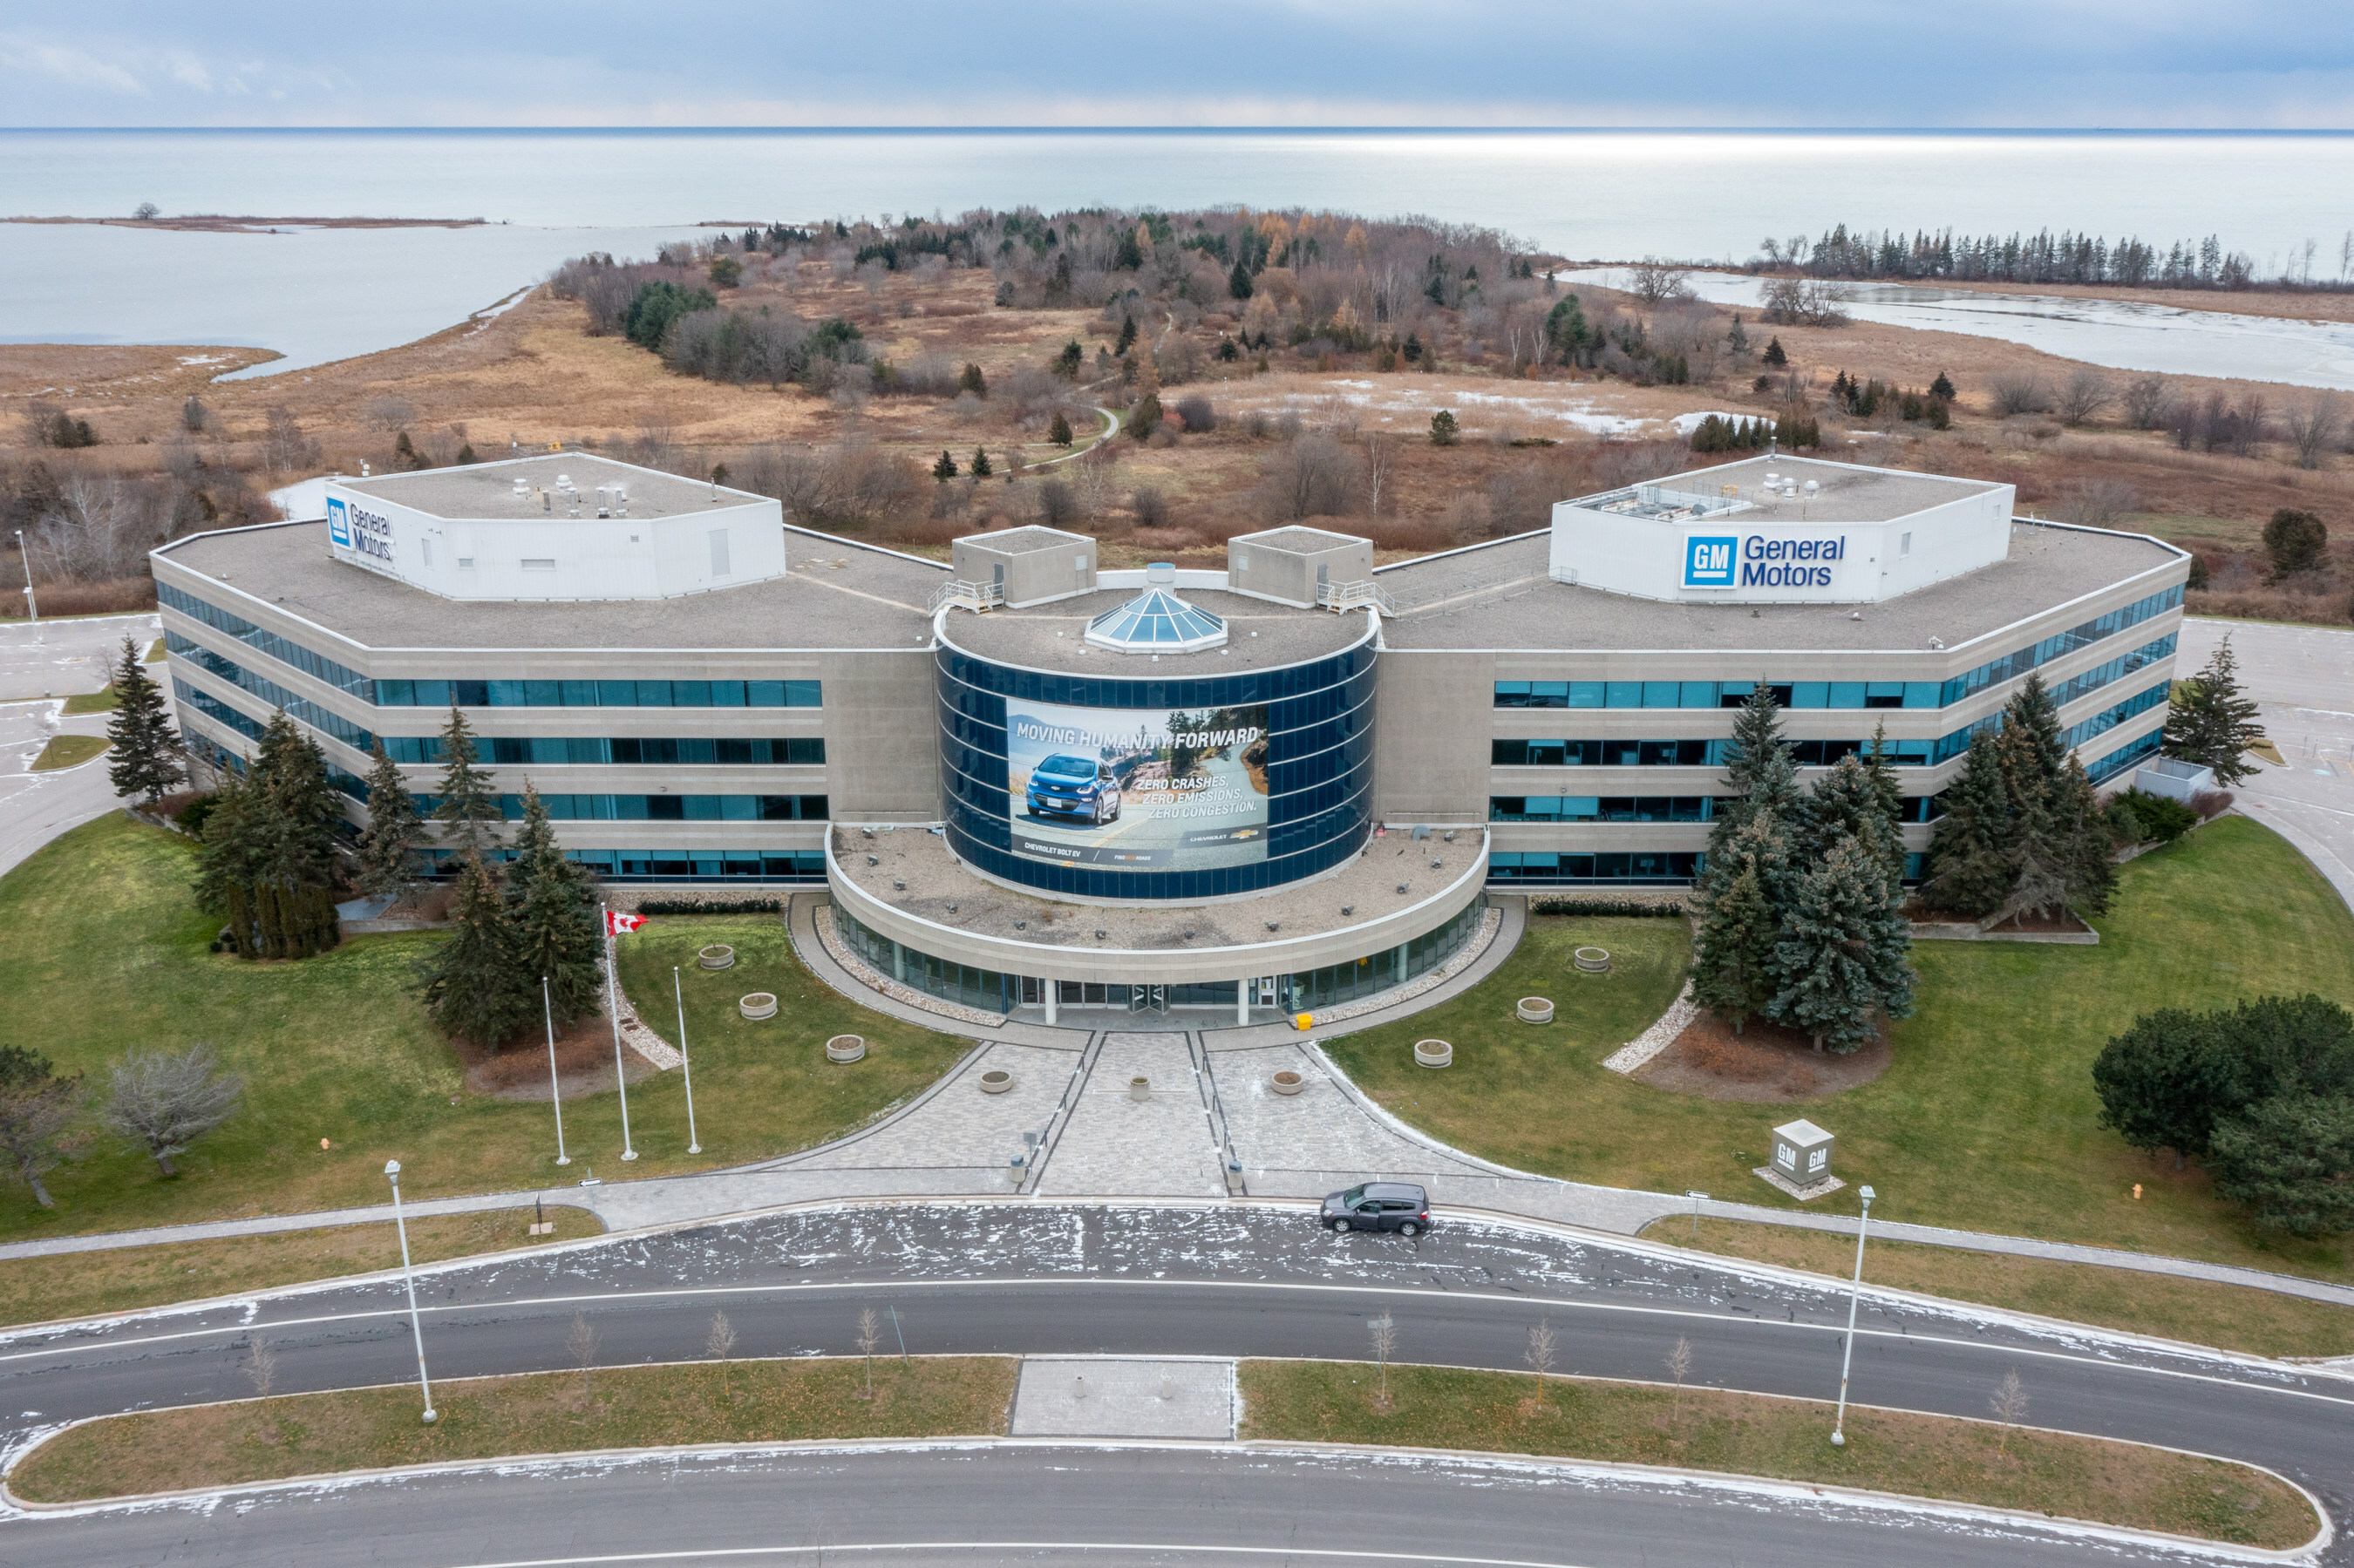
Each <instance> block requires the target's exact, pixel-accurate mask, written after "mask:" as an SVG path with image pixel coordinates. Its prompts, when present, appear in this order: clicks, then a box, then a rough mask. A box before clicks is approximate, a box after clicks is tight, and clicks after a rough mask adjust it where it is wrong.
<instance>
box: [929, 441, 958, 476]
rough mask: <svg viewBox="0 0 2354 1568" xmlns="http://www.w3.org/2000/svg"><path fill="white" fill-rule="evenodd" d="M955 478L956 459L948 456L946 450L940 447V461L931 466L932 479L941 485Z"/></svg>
mask: <svg viewBox="0 0 2354 1568" xmlns="http://www.w3.org/2000/svg"><path fill="white" fill-rule="evenodd" d="M956 476H957V461H956V459H954V458H952V457H950V456H949V450H948V448H946V447H942V448H941V449H940V461H938V462H936V463H934V464H933V465H932V477H933V478H934V479H937V480H938V481H939V482H941V483H942V484H946V483H947V482H949V481H950V480H952V479H954V478H955V477H956Z"/></svg>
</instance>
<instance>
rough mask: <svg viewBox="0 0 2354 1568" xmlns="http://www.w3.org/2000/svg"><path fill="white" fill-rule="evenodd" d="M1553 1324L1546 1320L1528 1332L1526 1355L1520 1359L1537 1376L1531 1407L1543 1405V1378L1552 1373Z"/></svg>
mask: <svg viewBox="0 0 2354 1568" xmlns="http://www.w3.org/2000/svg"><path fill="white" fill-rule="evenodd" d="M1553 1357H1554V1345H1553V1322H1552V1320H1551V1319H1544V1320H1542V1321H1540V1322H1539V1323H1538V1324H1537V1326H1536V1327H1535V1328H1533V1329H1531V1330H1529V1349H1528V1353H1527V1355H1526V1356H1525V1357H1523V1358H1522V1359H1523V1360H1525V1361H1527V1362H1528V1363H1529V1370H1530V1371H1531V1372H1534V1373H1536V1374H1537V1392H1536V1397H1535V1398H1534V1399H1533V1400H1532V1401H1531V1402H1530V1403H1531V1404H1532V1405H1533V1404H1543V1403H1544V1383H1545V1377H1546V1375H1547V1374H1548V1373H1550V1372H1552V1371H1553Z"/></svg>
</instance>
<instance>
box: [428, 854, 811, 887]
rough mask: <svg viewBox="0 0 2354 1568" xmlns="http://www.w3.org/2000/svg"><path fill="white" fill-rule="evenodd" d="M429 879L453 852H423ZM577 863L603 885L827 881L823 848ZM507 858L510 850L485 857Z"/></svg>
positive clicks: (597, 857) (447, 872)
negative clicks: (600, 880) (597, 876)
mask: <svg viewBox="0 0 2354 1568" xmlns="http://www.w3.org/2000/svg"><path fill="white" fill-rule="evenodd" d="M421 853H422V858H423V860H424V862H425V863H426V865H427V867H428V868H429V869H428V872H427V874H428V875H431V876H451V875H454V874H456V872H457V860H458V856H457V854H456V853H454V852H452V851H450V850H426V851H423V852H421ZM564 856H565V858H566V859H567V860H577V861H578V862H579V863H581V864H582V865H585V866H587V867H588V869H589V870H591V871H593V872H595V873H596V874H598V875H599V877H601V878H603V879H604V880H605V881H607V882H801V883H822V882H823V881H824V880H825V852H824V851H822V850H773V849H756V850H704V849H698V850H681V849H659V850H605V849H591V850H572V849H568V850H566V851H565V852H564ZM485 858H487V859H493V860H511V859H513V858H514V852H513V851H512V850H504V849H502V850H499V851H497V852H495V853H493V854H491V855H489V856H486V857H485Z"/></svg>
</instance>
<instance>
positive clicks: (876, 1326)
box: [858, 1307, 883, 1399]
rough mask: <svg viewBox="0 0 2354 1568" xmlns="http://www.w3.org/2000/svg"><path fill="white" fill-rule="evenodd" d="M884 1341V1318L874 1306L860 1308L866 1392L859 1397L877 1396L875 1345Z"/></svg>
mask: <svg viewBox="0 0 2354 1568" xmlns="http://www.w3.org/2000/svg"><path fill="white" fill-rule="evenodd" d="M882 1342H883V1319H881V1318H879V1317H877V1316H875V1308H872V1307H861V1308H859V1309H858V1353H859V1354H860V1355H862V1356H864V1357H865V1358H866V1392H865V1393H864V1394H861V1395H860V1396H859V1397H860V1398H862V1399H872V1398H874V1397H875V1346H877V1345H879V1344H881V1343H882Z"/></svg>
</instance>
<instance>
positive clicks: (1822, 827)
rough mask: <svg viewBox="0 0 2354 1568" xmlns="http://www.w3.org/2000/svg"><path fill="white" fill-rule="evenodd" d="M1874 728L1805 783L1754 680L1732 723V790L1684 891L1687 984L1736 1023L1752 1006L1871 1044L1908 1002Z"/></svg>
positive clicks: (1898, 867)
mask: <svg viewBox="0 0 2354 1568" xmlns="http://www.w3.org/2000/svg"><path fill="white" fill-rule="evenodd" d="M1885 755H1886V753H1885V747H1884V745H1883V744H1882V741H1881V740H1880V739H1879V738H1878V737H1875V738H1874V741H1873V745H1872V757H1871V759H1870V760H1869V761H1867V760H1865V759H1864V758H1859V757H1854V756H1850V757H1846V758H1841V759H1840V763H1839V766H1838V767H1836V768H1832V769H1831V771H1830V772H1829V774H1827V775H1826V776H1825V777H1824V778H1823V779H1820V780H1819V782H1818V783H1817V784H1816V785H1815V787H1814V788H1813V789H1811V790H1808V791H1801V790H1800V789H1799V788H1798V782H1797V767H1796V765H1795V764H1794V763H1793V762H1792V761H1791V760H1790V752H1789V748H1788V747H1787V746H1785V745H1784V744H1783V742H1782V734H1781V715H1780V711H1779V709H1778V707H1777V706H1776V704H1775V701H1774V695H1773V693H1772V691H1771V689H1770V688H1769V687H1767V686H1766V685H1765V683H1763V682H1760V683H1758V684H1757V686H1756V688H1755V690H1754V691H1753V692H1752V693H1751V694H1750V697H1749V700H1748V702H1747V703H1745V704H1744V705H1743V707H1742V710H1741V716H1740V718H1739V719H1738V720H1737V721H1736V722H1735V724H1734V744H1733V747H1732V759H1731V761H1730V762H1729V763H1728V764H1727V765H1726V770H1725V771H1726V778H1725V783H1726V787H1727V789H1729V790H1730V792H1731V798H1730V799H1729V800H1725V801H1724V803H1723V807H1722V809H1721V810H1719V812H1718V814H1717V817H1716V819H1715V826H1714V827H1713V828H1712V830H1711V832H1710V834H1709V846H1708V854H1707V858H1706V859H1705V861H1704V862H1703V863H1702V873H1701V876H1700V879H1699V881H1698V882H1697V883H1696V884H1695V885H1694V886H1693V890H1692V906H1693V910H1694V912H1695V914H1696V915H1697V916H1698V919H1699V928H1698V930H1697V933H1696V934H1695V937H1694V938H1693V949H1692V969H1691V973H1692V994H1693V998H1694V1000H1695V1001H1698V1002H1699V1003H1700V1004H1701V1005H1702V1007H1705V1008H1707V1009H1708V1010H1709V1011H1710V1012H1714V1013H1715V1014H1717V1015H1718V1016H1719V1017H1721V1018H1723V1019H1726V1020H1728V1021H1730V1022H1732V1024H1733V1026H1734V1030H1735V1031H1736V1032H1738V1031H1739V1030H1740V1029H1741V1028H1742V1026H1743V1025H1744V1024H1745V1023H1746V1022H1747V1021H1748V1020H1749V1019H1750V1018H1751V1017H1752V1016H1756V1017H1760V1018H1764V1019H1765V1020H1767V1021H1768V1022H1774V1023H1778V1024H1781V1025H1783V1026H1784V1027H1786V1028H1789V1029H1795V1030H1798V1031H1800V1032H1802V1033H1806V1034H1808V1035H1810V1036H1812V1038H1813V1040H1814V1043H1815V1048H1816V1049H1817V1050H1825V1049H1829V1050H1831V1051H1836V1052H1840V1053H1846V1052H1850V1051H1853V1050H1855V1049H1857V1048H1858V1047H1860V1046H1861V1045H1863V1044H1865V1043H1866V1042H1868V1041H1869V1040H1870V1039H1871V1038H1872V1033H1873V1019H1874V1015H1875V1014H1885V1015H1886V1016H1888V1017H1890V1018H1903V1017H1907V1016H1909V1015H1910V1014H1911V1012H1912V1011H1913V981H1914V976H1913V965H1912V959H1911V952H1912V939H1911V936H1910V927H1909V926H1908V924H1907V922H1906V920H1905V918H1904V915H1903V904H1904V887H1903V879H1904V846H1903V841H1902V839H1901V838H1900V837H1899V835H1898V831H1897V813H1898V810H1899V809H1900V801H1899V794H1898V790H1897V787H1896V780H1895V779H1894V776H1893V774H1892V773H1891V772H1890V770H1889V768H1888V767H1887V765H1886V761H1885Z"/></svg>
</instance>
